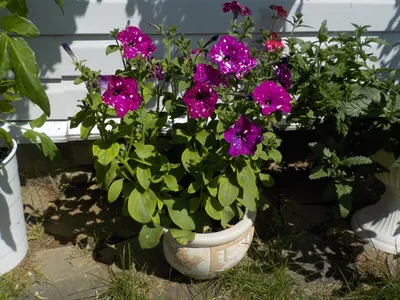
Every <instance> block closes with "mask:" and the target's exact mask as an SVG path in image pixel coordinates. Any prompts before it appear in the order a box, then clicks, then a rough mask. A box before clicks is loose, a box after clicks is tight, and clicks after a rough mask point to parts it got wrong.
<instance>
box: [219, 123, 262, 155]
mask: <svg viewBox="0 0 400 300" xmlns="http://www.w3.org/2000/svg"><path fill="white" fill-rule="evenodd" d="M224 139H225V141H226V142H227V143H229V144H230V147H229V151H228V154H229V155H230V156H232V157H237V156H239V155H254V153H255V152H256V148H257V144H259V143H261V142H262V141H263V139H264V136H263V133H262V128H261V126H259V125H257V124H254V123H252V122H251V121H250V120H249V119H247V118H246V117H244V116H243V115H240V118H239V120H238V121H237V122H236V123H235V124H233V125H232V126H231V127H230V128H229V129H228V130H227V131H225V132H224Z"/></svg>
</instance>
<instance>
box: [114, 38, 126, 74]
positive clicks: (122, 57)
mask: <svg viewBox="0 0 400 300" xmlns="http://www.w3.org/2000/svg"><path fill="white" fill-rule="evenodd" d="M115 42H116V43H117V46H118V48H119V54H120V55H121V59H122V64H123V65H124V69H125V70H126V62H125V59H124V56H123V54H122V50H121V46H120V45H119V43H118V40H117V39H115Z"/></svg>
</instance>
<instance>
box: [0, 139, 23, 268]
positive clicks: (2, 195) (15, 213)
mask: <svg viewBox="0 0 400 300" xmlns="http://www.w3.org/2000/svg"><path fill="white" fill-rule="evenodd" d="M3 145H4V144H0V146H3ZM16 152H17V143H16V141H15V140H13V148H12V150H11V153H10V154H9V155H8V156H7V158H6V159H5V160H4V161H3V162H2V163H1V164H0V275H3V274H5V273H7V272H9V271H11V270H12V269H13V268H15V267H16V266H17V265H18V264H19V263H20V262H21V261H22V260H23V259H24V257H25V255H26V253H27V251H28V238H27V235H26V227H25V218H24V207H23V201H22V197H21V184H20V181H19V175H18V162H17V155H16Z"/></svg>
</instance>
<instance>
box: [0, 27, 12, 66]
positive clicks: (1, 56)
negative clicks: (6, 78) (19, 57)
mask: <svg viewBox="0 0 400 300" xmlns="http://www.w3.org/2000/svg"><path fill="white" fill-rule="evenodd" d="M7 47H8V37H7V35H6V34H5V33H2V34H1V35H0V73H1V72H5V71H8V70H9V69H10V67H11V63H10V59H9V57H8V52H7Z"/></svg>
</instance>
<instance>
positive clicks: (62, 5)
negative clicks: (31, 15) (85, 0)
mask: <svg viewBox="0 0 400 300" xmlns="http://www.w3.org/2000/svg"><path fill="white" fill-rule="evenodd" d="M54 2H55V3H56V4H57V5H58V7H59V8H60V9H61V11H62V13H63V14H64V4H63V2H62V0H54Z"/></svg>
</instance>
